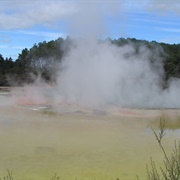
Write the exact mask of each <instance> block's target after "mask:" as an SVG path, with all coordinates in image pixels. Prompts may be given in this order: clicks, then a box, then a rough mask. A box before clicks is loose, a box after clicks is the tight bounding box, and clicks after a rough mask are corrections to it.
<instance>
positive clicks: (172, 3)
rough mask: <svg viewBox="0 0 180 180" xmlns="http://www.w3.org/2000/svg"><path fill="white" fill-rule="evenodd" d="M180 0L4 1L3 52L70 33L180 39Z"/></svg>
mask: <svg viewBox="0 0 180 180" xmlns="http://www.w3.org/2000/svg"><path fill="white" fill-rule="evenodd" d="M179 19H180V1H179V0H161V1H158V0H111V1H110V0H96V1H95V0H91V1H90V0H81V1H77V0H71V1H68V0H66V1H65V0H0V54H2V55H3V57H12V58H13V59H14V60H15V59H16V58H17V57H18V53H21V51H22V49H24V48H31V47H32V46H33V45H34V44H35V43H38V42H42V41H50V40H55V39H57V38H58V37H63V38H66V36H71V37H74V36H93V37H94V36H96V37H110V38H120V37H124V38H127V37H131V38H137V39H144V40H149V41H152V40H155V41H158V42H165V43H180V20H179Z"/></svg>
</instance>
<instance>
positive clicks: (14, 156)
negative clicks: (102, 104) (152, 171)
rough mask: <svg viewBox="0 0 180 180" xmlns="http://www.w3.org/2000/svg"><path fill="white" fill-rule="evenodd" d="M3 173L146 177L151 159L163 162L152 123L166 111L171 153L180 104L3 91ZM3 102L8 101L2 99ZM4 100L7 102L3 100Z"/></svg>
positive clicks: (16, 176)
mask: <svg viewBox="0 0 180 180" xmlns="http://www.w3.org/2000/svg"><path fill="white" fill-rule="evenodd" d="M0 98H1V105H0V142H1V145H0V146H1V147H0V155H1V156H0V177H4V176H5V175H6V174H7V172H6V170H7V169H9V170H12V171H13V177H14V179H29V180H35V179H38V180H40V179H47V180H48V179H51V178H52V177H53V175H54V174H55V173H56V174H57V175H58V176H59V177H61V179H63V180H64V179H68V180H70V179H72V180H75V179H76V178H77V180H78V179H96V180H98V179H101V180H102V179H103V180H105V179H108V180H109V179H116V178H119V179H123V180H126V179H128V180H129V179H136V177H137V175H138V176H139V178H140V179H146V177H147V176H146V164H150V157H152V158H153V160H154V161H155V163H156V165H157V167H158V166H160V165H162V160H163V154H162V152H161V150H160V148H159V146H158V144H157V142H156V140H155V137H154V135H153V133H152V130H151V127H152V128H154V129H155V130H158V129H157V128H158V125H159V119H160V117H161V116H164V117H166V118H167V119H168V120H167V122H166V128H167V129H166V136H165V137H164V140H163V144H164V147H165V148H166V150H167V152H168V153H170V152H171V149H172V147H173V145H174V140H179V137H180V129H179V128H180V121H179V116H180V111H179V110H178V109H166V110H160V109H121V108H117V107H116V108H110V109H105V110H104V109H103V110H99V109H85V108H82V107H78V106H73V105H67V104H66V105H64V104H63V105H57V107H56V109H58V111H54V110H52V109H51V105H42V104H39V105H38V104H22V103H20V104H19V103H17V102H18V101H13V102H16V103H7V102H10V100H9V98H12V96H11V95H10V92H9V91H5V90H1V94H0ZM2 102H3V103H2ZM3 104H4V105H3Z"/></svg>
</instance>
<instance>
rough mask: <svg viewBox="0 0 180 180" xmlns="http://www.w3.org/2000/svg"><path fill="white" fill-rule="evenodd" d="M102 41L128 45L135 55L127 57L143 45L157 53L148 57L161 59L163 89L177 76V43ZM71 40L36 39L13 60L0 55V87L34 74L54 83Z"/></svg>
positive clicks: (179, 53)
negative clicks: (163, 73)
mask: <svg viewBox="0 0 180 180" xmlns="http://www.w3.org/2000/svg"><path fill="white" fill-rule="evenodd" d="M103 41H109V42H110V43H112V44H114V45H116V46H118V47H121V46H124V45H127V44H131V45H132V46H133V47H134V49H135V51H134V54H128V53H127V57H128V56H131V55H135V56H136V55H138V53H141V51H142V47H145V48H147V49H149V50H151V52H152V54H157V53H158V54H157V55H158V56H151V57H150V60H151V62H152V64H153V63H154V64H157V63H156V62H158V60H159V59H156V58H157V57H159V58H160V59H163V64H164V71H165V75H164V78H163V80H164V82H163V83H162V86H163V88H166V87H167V85H168V81H169V80H170V79H171V78H179V77H180V44H166V43H158V42H156V41H152V42H149V41H145V40H137V39H135V38H127V39H125V38H119V39H113V40H112V39H110V38H108V39H107V40H101V41H100V42H103ZM72 42H73V41H72V39H70V38H69V37H67V38H66V39H63V38H58V39H57V40H52V41H49V42H46V41H44V42H39V43H38V44H34V45H33V47H32V48H30V49H27V48H25V49H23V50H22V52H21V53H20V54H19V55H18V58H17V59H16V60H14V61H13V60H12V58H11V57H9V58H4V57H2V55H1V54H0V86H8V85H21V84H24V83H32V82H33V81H34V79H36V78H37V77H41V78H42V79H43V80H44V81H46V82H55V81H56V78H55V77H56V73H57V70H58V67H59V64H61V62H62V61H63V57H64V55H66V54H67V53H68V51H69V49H70V45H71V44H72ZM157 49H158V51H157ZM153 69H155V70H158V67H156V66H153Z"/></svg>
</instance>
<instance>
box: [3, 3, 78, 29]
mask: <svg viewBox="0 0 180 180" xmlns="http://www.w3.org/2000/svg"><path fill="white" fill-rule="evenodd" d="M0 7H1V8H0V28H1V29H21V28H29V27H32V26H36V25H40V24H51V23H55V22H58V21H59V20H60V19H62V18H64V17H67V16H69V15H71V14H72V13H73V12H75V5H74V3H71V2H68V3H66V2H64V1H40V0H36V1H18V0H14V1H11V0H7V1H0Z"/></svg>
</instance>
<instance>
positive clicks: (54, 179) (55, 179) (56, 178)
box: [50, 174, 60, 180]
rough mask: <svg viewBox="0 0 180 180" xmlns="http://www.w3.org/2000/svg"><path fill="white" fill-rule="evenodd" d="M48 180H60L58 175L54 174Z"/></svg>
mask: <svg viewBox="0 0 180 180" xmlns="http://www.w3.org/2000/svg"><path fill="white" fill-rule="evenodd" d="M50 180H60V177H59V176H57V174H55V175H54V176H53V177H52V178H51V179H50Z"/></svg>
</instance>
